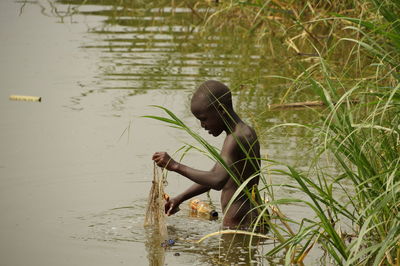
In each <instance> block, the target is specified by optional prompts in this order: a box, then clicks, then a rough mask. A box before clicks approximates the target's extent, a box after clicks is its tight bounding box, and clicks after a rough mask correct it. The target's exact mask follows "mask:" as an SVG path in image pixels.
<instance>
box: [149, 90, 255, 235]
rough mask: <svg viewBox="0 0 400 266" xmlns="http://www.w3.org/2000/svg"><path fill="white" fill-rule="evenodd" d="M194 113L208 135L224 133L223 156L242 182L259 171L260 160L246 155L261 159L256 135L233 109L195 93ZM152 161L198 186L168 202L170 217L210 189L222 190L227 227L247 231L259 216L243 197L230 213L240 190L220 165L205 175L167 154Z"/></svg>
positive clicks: (159, 153)
mask: <svg viewBox="0 0 400 266" xmlns="http://www.w3.org/2000/svg"><path fill="white" fill-rule="evenodd" d="M191 111H192V113H193V115H194V116H195V117H196V118H197V119H198V120H199V121H200V124H201V126H202V128H204V129H205V130H206V131H207V132H208V133H209V134H211V135H213V136H214V137H217V136H219V135H220V134H221V133H223V132H225V133H226V137H225V140H224V144H223V146H222V150H221V154H220V155H221V157H222V158H223V159H224V161H225V162H226V164H227V165H229V167H230V169H231V170H232V172H233V173H234V174H235V176H236V177H237V178H238V179H239V180H240V181H241V182H243V181H244V180H246V179H247V178H249V177H251V176H253V175H254V174H255V173H257V172H258V171H259V164H260V162H259V161H258V160H257V159H253V160H252V162H250V161H249V160H245V159H246V152H248V153H249V157H251V158H260V146H259V143H258V139H257V135H256V133H255V131H254V130H253V129H252V128H251V127H250V126H248V125H246V124H245V123H244V122H243V121H242V120H241V119H240V118H239V116H238V115H237V114H236V113H235V112H234V110H233V109H232V108H227V107H226V106H221V105H218V106H215V105H210V104H209V101H208V100H207V95H205V94H202V93H198V94H196V93H195V94H194V96H193V98H192V101H191ZM239 143H240V145H239ZM245 151H246V152H245ZM153 160H154V161H155V162H156V164H157V165H158V166H160V167H164V168H166V169H167V170H170V171H174V172H177V173H179V174H181V175H183V176H185V177H187V178H188V179H190V180H192V181H193V182H194V183H195V184H193V185H192V186H191V187H189V188H188V189H187V190H185V191H183V192H182V193H181V194H179V195H177V196H176V197H174V198H171V199H170V200H169V201H168V202H166V204H165V212H166V214H167V215H172V214H174V213H175V212H177V211H178V207H179V205H180V204H181V203H182V202H184V201H185V200H187V199H190V198H192V197H194V196H197V195H199V194H202V193H204V192H207V191H208V190H210V189H215V190H221V206H222V210H223V211H224V213H225V215H224V219H223V226H224V227H228V228H236V227H238V226H240V227H243V228H245V227H248V226H249V225H250V224H251V222H252V220H253V219H254V218H255V217H256V216H257V214H256V213H254V212H251V204H250V202H249V200H247V199H246V197H245V196H244V195H243V194H241V195H240V196H239V197H238V198H237V199H236V200H235V201H234V203H233V204H232V205H231V206H230V208H229V209H228V210H227V204H228V202H229V201H230V199H231V198H232V196H233V194H234V193H235V191H236V189H237V187H238V186H237V184H236V182H235V181H234V180H233V179H232V178H231V177H230V175H229V174H228V172H227V171H226V170H225V169H224V168H223V166H222V165H220V164H219V163H216V164H215V165H214V166H213V167H212V169H211V170H209V171H202V170H196V169H193V168H191V167H189V166H186V165H183V164H181V163H178V162H176V161H175V160H173V159H172V158H171V157H170V156H169V154H168V153H166V152H156V153H154V154H153ZM258 179H259V178H258V176H256V177H254V178H253V179H252V180H251V181H250V182H249V184H248V188H251V187H252V186H253V185H254V184H258Z"/></svg>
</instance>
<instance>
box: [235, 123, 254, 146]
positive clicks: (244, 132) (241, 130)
mask: <svg viewBox="0 0 400 266" xmlns="http://www.w3.org/2000/svg"><path fill="white" fill-rule="evenodd" d="M231 137H232V138H234V139H235V140H236V142H237V141H239V142H240V143H242V144H246V143H248V144H250V143H254V142H256V141H257V140H258V139H257V134H256V132H255V130H254V129H253V128H252V127H250V126H249V125H247V124H245V123H241V124H240V125H238V126H237V127H236V129H235V131H234V132H233V134H232V136H231Z"/></svg>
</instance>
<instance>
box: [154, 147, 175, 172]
mask: <svg viewBox="0 0 400 266" xmlns="http://www.w3.org/2000/svg"><path fill="white" fill-rule="evenodd" d="M152 159H153V161H154V162H155V163H156V164H157V165H158V166H159V167H162V168H165V169H167V170H169V171H175V170H176V169H177V168H178V163H177V162H176V161H175V160H174V159H172V158H171V156H169V154H168V153H166V152H156V153H154V154H153V158H152Z"/></svg>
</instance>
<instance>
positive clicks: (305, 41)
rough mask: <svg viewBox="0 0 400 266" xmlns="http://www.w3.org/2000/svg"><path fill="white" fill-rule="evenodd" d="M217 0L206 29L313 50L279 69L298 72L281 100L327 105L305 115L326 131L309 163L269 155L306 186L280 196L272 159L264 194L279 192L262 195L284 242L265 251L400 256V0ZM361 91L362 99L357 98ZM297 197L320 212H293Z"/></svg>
mask: <svg viewBox="0 0 400 266" xmlns="http://www.w3.org/2000/svg"><path fill="white" fill-rule="evenodd" d="M214 8H215V12H212V13H207V14H206V15H205V16H204V18H203V21H204V25H203V31H202V32H201V34H204V35H207V34H208V33H209V32H210V34H211V35H212V33H211V32H213V31H216V30H224V29H232V30H233V32H234V34H238V33H239V34H243V35H252V36H256V37H257V38H256V39H257V40H258V42H267V43H268V42H272V41H276V40H280V41H281V42H282V45H284V46H286V47H287V49H288V50H291V51H294V52H295V53H296V54H297V55H299V56H301V57H303V56H304V57H305V58H309V59H310V60H297V61H296V62H294V61H293V63H295V67H296V71H294V73H295V75H294V76H291V77H282V76H274V77H269V78H271V79H275V78H285V79H288V80H291V81H292V85H291V86H290V87H289V88H288V90H287V91H286V92H284V93H283V94H282V95H281V102H285V101H286V100H287V98H288V97H289V95H291V94H299V93H306V94H307V95H308V96H309V97H312V98H315V97H318V98H319V99H320V100H322V101H323V102H324V103H325V105H326V108H325V109H324V110H322V111H321V110H319V111H315V113H316V114H317V115H318V116H319V117H320V118H321V122H320V123H318V124H314V125H297V126H302V127H306V128H309V129H310V131H311V132H313V134H315V137H317V138H318V140H319V141H318V143H317V144H316V146H315V154H314V156H313V158H310V161H311V162H312V163H311V165H310V169H309V170H308V171H307V172H304V171H303V172H302V171H300V170H298V169H295V168H294V167H293V166H287V170H273V169H272V168H271V166H269V165H268V164H267V163H268V162H267V161H265V162H266V165H265V167H268V171H275V172H276V173H280V174H283V175H287V176H290V177H291V178H293V180H295V181H296V184H297V185H296V186H294V187H293V186H291V188H292V189H296V190H297V191H301V192H302V193H303V194H304V195H305V197H304V198H302V199H294V198H290V199H278V198H275V197H274V193H273V187H274V185H282V184H271V183H270V182H269V181H268V178H266V176H267V175H268V171H266V169H265V168H264V169H263V173H262V174H263V178H261V181H262V184H261V185H260V188H259V194H260V193H261V192H267V195H268V197H269V200H270V201H269V203H264V202H260V201H257V202H254V205H255V207H256V208H259V210H260V217H264V215H265V213H266V210H267V208H270V207H271V206H273V207H274V208H273V210H275V211H273V212H272V217H271V218H272V219H271V220H270V222H269V225H270V228H271V232H272V233H273V234H274V236H275V237H276V238H277V239H278V240H279V243H280V244H278V245H277V246H276V247H275V248H273V249H271V250H270V251H268V253H267V254H265V255H266V256H273V255H275V254H277V253H279V252H282V251H284V252H285V262H286V264H292V263H298V264H302V263H303V261H304V259H305V258H306V256H307V254H309V252H310V250H311V249H313V247H314V246H319V247H321V248H322V249H323V250H324V251H325V252H326V254H328V256H327V258H326V259H327V260H328V261H330V262H333V263H334V264H335V265H336V264H337V265H399V263H400V214H399V209H400V126H399V125H400V123H399V120H400V116H399V114H400V113H399V111H400V108H399V107H400V75H399V73H398V72H399V68H400V53H399V52H400V19H399V18H400V1H398V0H386V1H385V0H384V1H376V0H371V1H361V0H360V1H357V0H354V1H317V0H314V1H289V0H287V1H278V0H271V1H223V2H222V3H220V4H218V5H215V6H214ZM270 47H271V49H273V48H272V47H273V46H272V45H271V46H270ZM339 54H340V55H341V56H340V57H338V55H339ZM311 59H312V60H311ZM238 93H239V96H240V93H241V92H238ZM247 99H248V98H247ZM353 99H358V100H360V103H359V104H357V105H352V104H351V103H350V100H353ZM164 110H165V109H164ZM165 111H166V112H167V113H168V115H169V116H170V118H160V117H158V118H157V119H160V120H162V121H164V122H167V123H170V124H172V125H174V126H177V127H179V128H181V129H184V130H186V131H187V132H188V133H189V134H190V135H192V136H193V137H194V138H195V139H196V140H197V141H199V143H200V144H202V145H203V148H205V150H204V151H205V152H206V153H207V154H209V155H210V157H212V158H214V160H216V161H220V162H221V164H223V165H224V162H223V161H221V160H220V158H219V155H218V152H217V151H216V150H215V149H214V148H213V147H211V146H210V145H209V144H208V143H207V142H206V141H205V140H203V139H201V138H199V136H198V135H196V134H195V133H194V132H192V131H191V130H190V128H188V127H186V126H185V125H184V124H183V123H182V122H181V121H180V120H179V119H178V118H177V117H176V116H174V115H173V114H172V113H171V112H169V111H168V110H165ZM282 126H285V125H282ZM286 126H289V125H286ZM327 164H328V166H330V167H331V168H332V167H336V168H337V169H336V170H335V171H332V170H331V169H330V168H326V167H325V166H326V165H327ZM239 185H240V188H243V187H244V185H243V184H239ZM284 185H285V184H284ZM287 186H288V185H287ZM246 193H247V195H248V196H249V198H252V195H251V192H250V191H247V192H246ZM339 195H340V196H339ZM343 195H344V196H343ZM293 203H302V204H304V205H305V206H307V207H308V208H310V210H312V212H314V213H315V217H305V218H303V219H302V220H301V221H292V220H289V219H287V218H285V217H284V216H283V215H282V214H281V212H280V211H279V209H278V208H277V206H279V205H280V204H293ZM287 216H289V217H290V214H288V215H287ZM275 218H278V220H279V221H280V222H279V223H278V222H276V223H275V222H272V221H276V219H275ZM292 228H295V230H293V229H292Z"/></svg>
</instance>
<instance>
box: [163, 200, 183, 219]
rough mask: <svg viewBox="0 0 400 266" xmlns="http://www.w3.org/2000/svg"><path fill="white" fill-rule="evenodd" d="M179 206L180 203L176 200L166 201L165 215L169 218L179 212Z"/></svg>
mask: <svg viewBox="0 0 400 266" xmlns="http://www.w3.org/2000/svg"><path fill="white" fill-rule="evenodd" d="M180 204H181V202H180V201H179V200H178V199H176V198H172V199H167V202H165V205H164V209H165V214H166V215H168V216H171V215H172V214H175V213H177V212H178V211H179V210H180V209H179V205H180Z"/></svg>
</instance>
